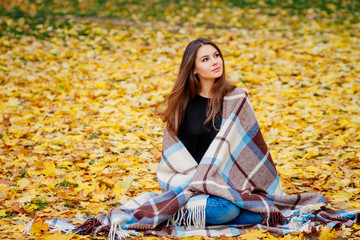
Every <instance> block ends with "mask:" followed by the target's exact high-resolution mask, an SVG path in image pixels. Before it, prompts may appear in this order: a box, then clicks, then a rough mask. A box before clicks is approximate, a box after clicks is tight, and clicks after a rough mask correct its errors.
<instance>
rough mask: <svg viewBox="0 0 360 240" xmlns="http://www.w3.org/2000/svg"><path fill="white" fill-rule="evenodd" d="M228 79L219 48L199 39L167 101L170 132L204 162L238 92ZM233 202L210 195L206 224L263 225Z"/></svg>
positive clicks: (187, 54)
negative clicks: (227, 103) (226, 103)
mask: <svg viewBox="0 0 360 240" xmlns="http://www.w3.org/2000/svg"><path fill="white" fill-rule="evenodd" d="M235 88H236V87H235V85H234V84H232V83H230V82H228V81H227V80H226V77H225V64H224V59H223V55H222V53H221V50H220V49H219V47H218V46H217V45H216V44H215V43H213V42H212V41H210V40H208V39H203V38H199V39H196V40H194V41H192V42H190V43H189V44H188V46H187V47H186V49H185V52H184V55H183V59H182V62H181V66H180V71H179V75H178V77H177V80H176V82H175V85H174V87H173V89H172V91H171V93H170V95H169V97H168V98H167V108H166V110H165V111H164V113H163V121H164V122H165V123H166V127H167V129H168V130H169V131H170V132H171V133H172V134H175V135H176V136H177V137H178V138H179V139H180V141H181V142H182V143H183V144H184V145H185V147H186V149H187V150H188V151H189V152H190V154H191V156H192V157H193V158H194V160H195V161H196V162H197V163H200V161H201V159H202V157H203V156H204V154H205V152H206V150H207V149H208V148H209V146H210V143H211V142H212V141H213V139H214V138H215V136H216V135H217V133H218V132H219V129H220V127H221V120H222V116H221V115H222V114H221V111H222V104H223V98H224V97H225V95H227V94H229V93H230V92H231V91H233V90H234V89H235ZM239 216H240V209H239V208H238V207H237V206H236V205H234V204H233V203H231V202H230V201H228V200H226V199H223V198H220V197H217V196H210V197H209V198H208V199H207V204H206V223H207V224H224V223H228V222H230V221H232V220H234V221H233V223H241V224H244V223H261V222H262V221H263V220H262V218H261V215H260V214H254V213H252V212H250V211H243V213H242V214H241V216H242V217H241V218H239Z"/></svg>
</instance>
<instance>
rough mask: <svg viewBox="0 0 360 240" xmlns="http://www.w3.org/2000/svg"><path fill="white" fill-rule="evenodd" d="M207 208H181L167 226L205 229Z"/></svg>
mask: <svg viewBox="0 0 360 240" xmlns="http://www.w3.org/2000/svg"><path fill="white" fill-rule="evenodd" d="M205 208H206V206H195V207H191V208H184V207H182V208H180V209H179V211H177V213H176V214H174V215H173V216H172V217H170V218H169V219H168V221H167V224H166V226H167V227H168V226H170V225H175V226H180V225H184V227H185V228H190V227H196V228H205V219H206V212H205Z"/></svg>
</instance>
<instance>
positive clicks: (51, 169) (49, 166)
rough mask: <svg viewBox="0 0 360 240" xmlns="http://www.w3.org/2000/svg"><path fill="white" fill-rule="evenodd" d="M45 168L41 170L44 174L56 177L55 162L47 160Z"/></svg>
mask: <svg viewBox="0 0 360 240" xmlns="http://www.w3.org/2000/svg"><path fill="white" fill-rule="evenodd" d="M44 165H45V169H44V170H42V171H41V173H42V174H44V175H45V176H47V177H55V164H54V163H49V162H45V163H44Z"/></svg>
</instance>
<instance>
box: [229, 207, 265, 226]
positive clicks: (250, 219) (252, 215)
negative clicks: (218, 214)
mask: <svg viewBox="0 0 360 240" xmlns="http://www.w3.org/2000/svg"><path fill="white" fill-rule="evenodd" d="M263 222H264V220H263V218H262V217H261V214H260V213H256V212H252V211H249V210H246V209H241V213H240V214H239V216H238V217H236V218H235V219H234V220H232V221H231V222H229V223H230V224H236V225H246V224H261V223H263Z"/></svg>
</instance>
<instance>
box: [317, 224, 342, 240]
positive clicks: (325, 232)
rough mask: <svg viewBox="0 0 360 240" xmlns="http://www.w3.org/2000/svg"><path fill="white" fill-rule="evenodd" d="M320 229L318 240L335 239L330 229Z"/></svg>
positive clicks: (334, 234)
mask: <svg viewBox="0 0 360 240" xmlns="http://www.w3.org/2000/svg"><path fill="white" fill-rule="evenodd" d="M321 229H322V230H321V233H320V236H319V238H318V239H319V240H332V239H334V238H336V237H337V235H336V233H335V232H334V231H333V230H332V229H331V228H330V227H327V228H323V227H322V228H321Z"/></svg>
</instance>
